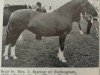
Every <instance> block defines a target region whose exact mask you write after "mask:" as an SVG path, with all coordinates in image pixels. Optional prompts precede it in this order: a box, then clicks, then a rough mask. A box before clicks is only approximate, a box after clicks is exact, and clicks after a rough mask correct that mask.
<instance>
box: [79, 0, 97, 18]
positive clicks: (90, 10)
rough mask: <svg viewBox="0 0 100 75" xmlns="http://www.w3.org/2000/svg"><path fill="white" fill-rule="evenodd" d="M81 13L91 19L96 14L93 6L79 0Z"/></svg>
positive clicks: (85, 0) (83, 0)
mask: <svg viewBox="0 0 100 75" xmlns="http://www.w3.org/2000/svg"><path fill="white" fill-rule="evenodd" d="M80 1H81V8H82V10H83V12H86V13H88V14H90V15H91V16H92V17H97V16H98V13H97V11H96V9H95V8H94V7H93V5H92V4H91V3H90V2H89V1H88V0H80Z"/></svg>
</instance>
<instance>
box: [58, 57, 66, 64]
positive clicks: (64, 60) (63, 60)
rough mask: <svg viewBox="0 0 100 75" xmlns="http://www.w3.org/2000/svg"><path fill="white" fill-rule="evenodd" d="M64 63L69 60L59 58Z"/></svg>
mask: <svg viewBox="0 0 100 75" xmlns="http://www.w3.org/2000/svg"><path fill="white" fill-rule="evenodd" d="M59 61H61V62H62V63H67V60H66V59H65V58H62V59H59Z"/></svg>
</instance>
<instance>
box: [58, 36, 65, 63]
mask: <svg viewBox="0 0 100 75" xmlns="http://www.w3.org/2000/svg"><path fill="white" fill-rule="evenodd" d="M65 38H66V34H63V35H61V36H59V45H60V48H59V52H58V56H57V57H58V58H59V60H60V61H61V62H67V61H66V59H65V57H64V53H63V50H64V42H65Z"/></svg>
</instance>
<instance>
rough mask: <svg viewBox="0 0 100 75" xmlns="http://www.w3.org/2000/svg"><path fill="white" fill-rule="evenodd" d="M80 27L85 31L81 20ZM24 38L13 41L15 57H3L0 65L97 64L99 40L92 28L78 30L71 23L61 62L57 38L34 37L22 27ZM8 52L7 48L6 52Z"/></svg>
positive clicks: (74, 65)
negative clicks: (81, 31) (62, 61)
mask: <svg viewBox="0 0 100 75" xmlns="http://www.w3.org/2000/svg"><path fill="white" fill-rule="evenodd" d="M81 24H82V30H83V32H84V33H85V32H86V24H87V23H86V21H82V23H81ZM22 36H23V40H21V41H20V40H18V41H17V43H16V55H17V57H18V59H17V60H13V59H12V58H10V59H9V60H6V61H5V60H4V57H2V67H97V66H98V64H99V40H98V39H97V38H96V32H95V29H94V27H92V29H91V34H90V35H87V34H83V35H81V34H80V33H79V29H78V25H77V24H76V23H74V24H73V30H72V31H71V33H70V34H69V35H68V36H67V37H66V41H65V50H64V54H65V57H66V59H67V61H68V62H67V63H61V62H59V61H58V59H57V58H56V56H57V53H58V48H59V44H58V37H43V39H42V40H41V41H36V40H35V35H34V34H32V33H31V32H29V31H27V30H25V31H24V32H23V33H22ZM5 37H6V27H3V40H2V41H3V42H2V44H3V46H2V53H4V48H5ZM9 52H10V51H9Z"/></svg>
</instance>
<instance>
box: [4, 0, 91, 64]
mask: <svg viewBox="0 0 100 75" xmlns="http://www.w3.org/2000/svg"><path fill="white" fill-rule="evenodd" d="M88 8H91V4H90V3H89V2H88V0H72V1H70V2H68V3H67V4H65V5H63V6H62V7H60V8H58V9H57V10H55V11H53V12H52V13H41V12H36V11H32V10H28V9H23V10H17V11H15V12H14V13H13V14H12V15H11V17H10V19H9V22H8V30H7V36H6V47H5V52H4V55H3V56H4V57H5V60H7V59H8V49H9V47H10V45H11V57H13V59H17V57H16V55H15V44H16V41H17V39H18V37H19V36H20V34H21V33H22V32H23V31H24V30H25V29H27V30H29V31H31V32H32V33H34V34H36V39H41V37H42V36H48V37H50V36H59V44H60V48H59V52H58V56H57V57H58V58H59V60H60V61H61V62H66V59H65V57H64V54H63V50H64V42H65V38H66V36H67V34H69V33H70V32H71V30H72V23H73V22H77V21H78V20H79V19H78V18H79V17H80V13H82V12H83V11H89V10H88ZM91 9H92V8H91Z"/></svg>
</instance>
